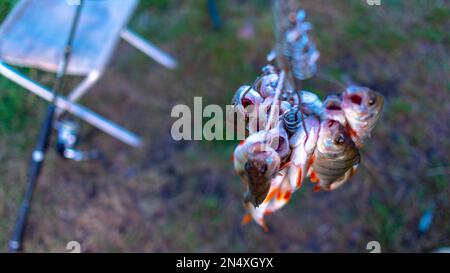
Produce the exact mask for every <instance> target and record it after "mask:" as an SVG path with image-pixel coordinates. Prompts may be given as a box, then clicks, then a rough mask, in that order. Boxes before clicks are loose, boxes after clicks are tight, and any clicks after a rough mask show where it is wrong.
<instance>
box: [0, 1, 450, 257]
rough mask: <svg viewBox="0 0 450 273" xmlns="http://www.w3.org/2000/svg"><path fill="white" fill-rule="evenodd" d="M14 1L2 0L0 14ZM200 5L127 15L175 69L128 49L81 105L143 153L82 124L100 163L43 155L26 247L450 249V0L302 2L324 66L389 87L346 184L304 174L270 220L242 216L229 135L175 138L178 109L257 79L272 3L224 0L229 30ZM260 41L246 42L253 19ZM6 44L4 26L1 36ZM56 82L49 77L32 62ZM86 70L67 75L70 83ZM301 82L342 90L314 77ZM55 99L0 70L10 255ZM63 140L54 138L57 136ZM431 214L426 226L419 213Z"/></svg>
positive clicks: (3, 204) (5, 231)
mask: <svg viewBox="0 0 450 273" xmlns="http://www.w3.org/2000/svg"><path fill="white" fill-rule="evenodd" d="M15 2H17V1H16V0H6V1H4V0H3V1H1V3H0V20H3V18H4V17H5V16H6V14H7V13H8V11H9V10H10V9H11V7H12V6H13V4H14V3H15ZM205 2H206V1H197V0H186V1H175V0H171V1H163V0H149V1H141V4H140V6H139V8H138V10H137V12H136V13H135V14H134V16H133V19H132V21H131V23H130V26H131V27H132V28H133V29H134V30H135V31H136V32H138V33H140V34H141V35H143V36H144V37H146V38H148V39H150V40H151V41H153V42H154V43H156V44H157V45H158V46H161V47H162V48H163V49H165V50H167V51H168V52H171V53H172V54H173V55H174V56H175V57H176V58H177V59H178V60H179V61H180V68H179V69H178V70H177V71H168V70H165V69H164V68H162V67H161V66H159V65H158V64H156V63H155V62H154V61H152V60H148V59H147V58H146V57H145V56H144V55H142V54H141V53H139V52H137V51H136V50H134V49H133V48H132V47H130V46H129V45H127V44H124V43H121V44H120V45H119V46H118V49H117V54H116V56H115V58H114V60H113V61H112V62H111V64H110V65H109V68H108V70H107V71H106V73H105V76H104V77H103V78H102V79H101V80H100V81H99V82H98V84H96V85H95V87H94V88H93V90H92V91H91V92H90V93H89V94H88V95H87V96H86V97H85V98H83V100H82V103H83V104H85V105H87V106H89V107H91V108H92V109H95V110H96V111H98V112H99V113H100V114H101V115H103V116H105V117H107V118H110V119H112V120H114V121H115V122H117V123H119V124H121V125H124V126H125V127H127V128H129V129H131V130H133V131H135V132H137V133H138V134H140V135H141V136H142V137H143V138H144V139H145V145H144V147H143V148H142V149H133V148H130V147H128V146H126V145H124V144H121V143H119V142H118V141H116V140H114V139H112V138H111V137H109V136H108V135H105V134H104V133H102V132H100V131H98V130H96V129H95V128H92V127H90V126H88V125H87V124H83V137H84V138H83V141H82V145H81V148H83V149H91V148H98V149H99V150H100V151H101V152H102V153H103V157H102V159H101V160H97V161H92V162H82V163H75V162H71V161H65V160H61V159H60V158H59V157H58V156H57V155H56V153H55V152H54V149H51V150H50V152H49V156H48V158H47V161H46V164H45V167H44V170H43V173H42V176H41V178H40V180H39V184H38V187H37V189H36V193H35V196H34V200H33V211H32V214H31V217H30V221H29V226H28V229H27V238H26V244H25V247H26V249H27V251H31V252H45V251H51V252H57V251H66V250H65V246H66V243H67V242H69V241H72V240H77V241H79V242H80V243H81V246H82V249H83V251H87V252H97V251H101V252H125V251H132V252H140V251H145V252H157V251H166V252H185V251H194V252H200V251H206V252H209V251H225V252H231V251H241V252H247V251H256V252H270V251H276V252H280V251H313V252H314V251H351V252H366V251H367V250H366V244H367V242H369V241H372V240H377V241H379V242H380V243H381V247H382V251H383V252H398V251H404V252H419V251H431V250H433V249H435V248H438V247H443V246H450V185H449V176H450V158H449V155H450V139H449V135H450V126H449V121H448V118H449V117H450V82H449V74H450V62H449V54H450V50H449V45H450V37H449V31H448V30H449V29H450V20H449V18H450V6H449V4H448V2H447V1H445V0H442V1H439V0H434V1H425V0H412V1H406V0H405V1H401V0H382V5H381V6H380V7H376V6H368V5H367V4H366V1H364V0H348V1H327V0H301V1H299V2H300V3H301V5H302V7H303V8H304V9H305V10H306V11H307V18H308V20H310V21H311V22H312V23H313V25H314V31H313V35H314V38H315V40H316V44H317V47H318V48H319V50H320V51H321V58H320V60H319V69H320V71H322V73H324V74H326V75H328V76H329V77H332V78H334V79H336V80H342V79H343V78H345V77H350V78H352V79H353V80H354V81H356V82H358V83H361V84H363V85H366V86H369V87H371V88H373V89H375V90H377V91H379V92H381V93H382V94H383V95H384V96H385V109H384V113H383V116H382V118H381V120H380V121H379V123H378V125H377V126H376V128H375V130H374V132H373V134H372V138H371V139H370V140H369V141H368V143H367V145H366V146H365V147H364V148H363V149H362V151H361V154H362V162H361V165H360V167H359V170H358V172H357V174H356V175H355V176H354V177H353V178H352V181H351V182H350V183H348V184H347V185H345V186H344V187H342V188H341V189H339V190H337V191H335V192H331V193H314V192H313V185H312V184H311V183H305V186H304V187H303V189H302V190H301V191H299V192H298V193H296V195H295V196H294V198H293V201H292V202H291V203H290V204H289V205H288V206H287V207H286V208H283V209H282V210H280V211H279V212H278V213H276V214H274V215H272V216H270V217H268V223H269V226H270V231H269V232H268V233H265V232H264V231H263V230H261V229H260V228H259V227H258V226H257V225H256V224H253V223H251V224H249V225H247V226H242V225H241V223H240V222H241V218H242V215H243V214H244V208H243V206H242V203H241V200H242V194H243V191H244V189H243V187H242V185H241V182H240V181H239V179H238V177H237V176H236V175H235V173H234V170H233V168H232V162H231V154H232V151H233V149H234V146H235V145H236V142H234V141H214V142H208V141H182V142H175V141H174V140H172V138H171V136H170V128H171V124H172V123H173V121H174V119H171V118H170V111H171V109H172V107H173V106H174V105H176V104H179V103H183V104H187V105H192V104H193V97H194V96H202V97H203V100H204V105H205V104H207V103H214V104H219V105H225V104H229V102H230V100H231V97H232V95H233V93H234V91H235V90H236V88H237V87H239V86H240V85H242V84H249V83H251V82H252V81H253V80H254V79H255V78H256V76H257V75H258V74H259V71H260V68H261V67H262V66H263V65H264V64H265V63H264V60H265V56H266V54H267V53H268V52H269V51H270V49H271V48H272V46H273V43H274V39H273V31H272V17H271V11H270V5H269V4H268V3H269V1H257V0H252V1H240V0H230V1H223V0H218V1H217V2H218V4H219V10H220V12H221V17H222V19H223V22H224V25H223V27H222V29H221V30H220V31H214V30H212V26H211V21H210V19H209V17H208V14H207V10H206V4H205ZM245 25H249V26H253V28H254V36H253V37H251V38H243V37H242V36H240V35H239V31H240V30H241V29H242V27H243V26H245ZM0 39H1V37H0ZM23 72H24V73H27V74H28V75H29V76H30V77H32V78H33V79H36V80H39V81H40V82H43V83H45V84H50V83H51V81H52V75H50V74H47V73H44V72H41V71H37V70H33V69H24V70H23ZM76 82H77V79H73V80H71V81H70V82H69V83H68V85H69V87H70V86H73V85H74V84H75V83H76ZM305 89H307V90H311V91H314V92H316V93H318V94H320V95H321V96H322V98H323V96H325V95H326V94H329V93H332V92H335V91H337V90H336V87H334V86H333V85H330V84H329V83H327V82H324V81H322V80H320V79H318V78H313V79H311V80H308V81H306V82H305ZM44 109H45V103H44V102H43V101H42V100H41V99H39V98H37V97H35V96H34V95H31V94H29V93H28V92H27V91H26V90H24V89H22V88H20V87H18V86H16V85H15V84H13V83H11V82H10V81H8V80H7V79H6V78H4V77H0V251H6V250H7V248H6V245H7V241H8V238H9V236H10V234H11V232H12V227H13V224H14V221H15V215H16V213H17V210H18V207H19V204H20V200H21V198H22V195H23V191H24V188H25V180H26V171H27V165H28V162H29V159H30V154H31V151H32V148H33V145H34V142H35V139H36V135H37V132H38V130H39V123H40V120H41V118H42V115H43V111H44ZM52 143H54V141H53V142H52ZM427 211H430V212H432V214H433V220H432V223H431V226H430V228H429V229H428V230H427V231H426V232H419V230H418V224H419V221H420V219H421V217H422V216H423V214H424V213H425V212H427Z"/></svg>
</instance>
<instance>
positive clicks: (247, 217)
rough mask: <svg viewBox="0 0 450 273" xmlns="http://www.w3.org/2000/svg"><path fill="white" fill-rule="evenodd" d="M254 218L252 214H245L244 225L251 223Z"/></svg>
mask: <svg viewBox="0 0 450 273" xmlns="http://www.w3.org/2000/svg"><path fill="white" fill-rule="evenodd" d="M251 220H252V216H251V215H250V214H245V215H244V217H242V222H241V223H242V225H246V224H248V223H250V221H251Z"/></svg>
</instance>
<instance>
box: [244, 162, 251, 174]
mask: <svg viewBox="0 0 450 273" xmlns="http://www.w3.org/2000/svg"><path fill="white" fill-rule="evenodd" d="M251 168H252V166H251V164H250V162H247V163H245V165H244V169H245V171H247V172H249V171H250V169H251Z"/></svg>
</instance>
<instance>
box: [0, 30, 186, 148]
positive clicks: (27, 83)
mask: <svg viewBox="0 0 450 273" xmlns="http://www.w3.org/2000/svg"><path fill="white" fill-rule="evenodd" d="M120 37H121V38H122V39H123V40H124V41H126V42H127V43H129V44H130V45H132V46H133V47H135V48H136V49H138V50H139V51H141V52H142V53H144V54H145V55H147V56H148V57H150V58H152V59H154V60H155V61H156V62H158V63H159V64H160V65H162V66H164V67H166V68H167V69H175V68H177V66H178V63H177V61H176V60H175V59H174V58H173V57H172V56H170V55H169V54H168V53H166V52H164V51H162V50H161V49H159V48H158V47H156V46H155V45H153V44H152V43H151V42H150V41H147V40H145V39H144V38H142V37H140V36H139V35H137V34H136V33H134V32H132V31H131V30H129V29H124V30H122V32H121V33H120ZM103 72H104V71H103V70H92V71H91V72H90V73H89V74H87V75H86V76H85V78H84V79H83V80H82V81H81V82H80V83H79V84H78V85H77V86H76V87H75V88H74V89H73V90H71V91H70V92H69V94H68V96H67V98H66V97H64V96H61V95H60V96H58V98H57V100H56V106H57V107H58V109H57V111H56V113H55V115H56V116H57V117H58V116H60V115H61V114H62V113H63V112H64V111H67V112H69V113H71V114H73V115H74V116H77V117H79V118H80V119H82V120H84V121H86V122H87V123H89V124H91V125H92V126H94V127H96V128H98V129H100V130H102V131H103V132H105V133H107V134H109V135H111V136H112V137H114V138H116V139H118V140H120V141H122V142H124V143H126V144H128V145H130V146H133V147H139V146H141V145H142V139H141V138H140V137H139V136H137V135H136V134H134V133H132V132H130V131H128V130H127V129H125V128H122V127H120V126H119V125H117V124H115V123H113V122H111V121H110V120H108V119H106V118H104V117H102V116H100V115H98V114H97V113H95V112H93V111H91V110H89V109H88V108H86V107H84V106H82V105H79V104H77V103H76V101H77V100H79V99H80V98H81V97H82V96H84V95H85V94H86V93H87V92H88V91H89V90H90V89H91V87H92V86H93V85H94V84H95V83H96V82H97V81H98V80H99V79H100V77H101V76H102V75H103ZM0 74H2V75H3V76H5V77H6V78H8V79H10V80H11V81H13V82H15V83H16V84H18V85H20V86H21V87H23V88H25V89H27V90H28V91H30V92H31V93H33V94H35V95H37V96H39V97H41V98H43V99H45V100H47V101H50V100H51V99H52V92H51V90H49V89H48V88H46V87H45V86H43V85H41V84H39V83H38V82H36V81H34V80H32V79H30V78H29V77H27V76H26V75H24V74H22V73H20V72H19V71H17V70H16V69H14V68H13V67H12V66H10V65H9V64H7V62H5V61H3V60H2V59H0Z"/></svg>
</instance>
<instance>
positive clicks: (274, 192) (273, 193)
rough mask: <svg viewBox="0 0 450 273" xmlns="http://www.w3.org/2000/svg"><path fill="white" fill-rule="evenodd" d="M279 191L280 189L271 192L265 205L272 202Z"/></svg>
mask: <svg viewBox="0 0 450 273" xmlns="http://www.w3.org/2000/svg"><path fill="white" fill-rule="evenodd" d="M278 191H279V189H278V188H275V189H273V190H272V191H270V192H269V194H268V195H267V197H266V199H265V200H264V202H263V203H268V202H269V201H270V200H272V198H273V197H274V196H275V195H276V194H277V193H278Z"/></svg>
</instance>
